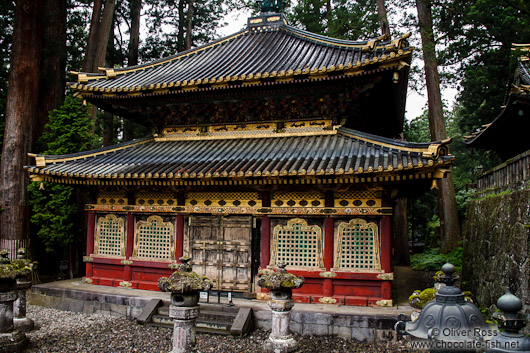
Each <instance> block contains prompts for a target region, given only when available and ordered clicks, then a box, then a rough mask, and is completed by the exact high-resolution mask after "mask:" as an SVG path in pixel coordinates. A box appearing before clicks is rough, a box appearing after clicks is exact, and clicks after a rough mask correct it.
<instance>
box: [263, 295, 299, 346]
mask: <svg viewBox="0 0 530 353" xmlns="http://www.w3.org/2000/svg"><path fill="white" fill-rule="evenodd" d="M268 303H269V306H270V308H271V310H272V332H271V335H270V336H269V339H268V340H267V341H265V343H264V345H263V348H264V349H265V350H266V351H269V352H274V353H284V352H293V351H295V350H296V348H297V347H298V343H297V342H296V341H295V339H294V338H293V336H292V335H291V331H290V330H289V322H290V320H291V309H292V308H293V306H294V301H293V300H292V299H290V296H289V299H278V298H274V296H273V297H271V299H269V302H268Z"/></svg>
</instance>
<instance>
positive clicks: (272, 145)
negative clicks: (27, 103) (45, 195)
mask: <svg viewBox="0 0 530 353" xmlns="http://www.w3.org/2000/svg"><path fill="white" fill-rule="evenodd" d="M448 142H450V140H445V141H438V142H432V143H411V142H404V141H400V140H394V139H389V138H383V137H379V136H375V135H371V134H366V133H362V132H359V131H355V130H351V129H347V128H344V127H340V126H332V125H331V121H326V120H319V121H306V122H290V123H259V124H258V123H256V124H239V125H238V124H233V125H222V126H209V127H174V128H166V129H164V131H163V133H162V134H160V135H156V136H153V137H149V138H143V139H139V140H133V141H130V142H127V143H123V144H119V145H115V146H109V147H105V148H101V149H97V150H92V151H86V152H80V153H75V154H70V155H62V156H44V155H31V156H33V157H35V159H36V164H35V165H32V166H28V167H26V168H27V169H28V170H29V172H30V173H31V174H32V177H33V178H34V180H48V181H53V182H59V183H67V184H104V185H120V184H123V183H125V184H132V185H151V184H153V185H167V184H168V183H170V184H171V185H175V184H176V185H182V184H183V185H186V184H188V183H192V184H195V183H204V182H206V183H207V184H212V183H213V184H215V183H216V182H219V181H227V180H231V181H236V180H237V181H252V180H253V181H254V182H258V181H259V182H260V183H261V182H263V181H265V182H270V181H272V180H282V179H283V180H288V179H291V180H292V179H293V178H294V179H300V178H316V179H318V178H322V177H333V178H352V177H354V178H366V177H369V178H374V179H373V181H377V178H381V179H380V180H395V179H397V180H402V179H406V178H407V175H408V176H409V178H411V177H412V178H418V177H421V178H435V179H436V178H441V177H443V176H444V173H445V172H447V171H448V169H447V168H448V166H449V165H450V163H451V160H452V159H453V158H454V157H453V156H451V155H449V153H448V148H447V143H448ZM160 183H162V184H160Z"/></svg>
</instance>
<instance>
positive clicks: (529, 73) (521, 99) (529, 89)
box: [464, 44, 530, 154]
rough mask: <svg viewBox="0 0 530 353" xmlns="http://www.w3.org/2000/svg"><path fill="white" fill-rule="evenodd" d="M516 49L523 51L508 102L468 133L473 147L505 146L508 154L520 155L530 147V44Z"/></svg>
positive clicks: (467, 139) (515, 47) (465, 137)
mask: <svg viewBox="0 0 530 353" xmlns="http://www.w3.org/2000/svg"><path fill="white" fill-rule="evenodd" d="M514 49H518V50H521V51H522V53H523V54H522V55H521V56H520V57H519V62H518V65H517V70H516V74H515V78H514V80H513V82H512V84H511V85H510V87H509V91H508V96H507V100H506V104H505V106H504V107H503V109H502V111H501V112H500V114H499V115H498V116H497V117H496V118H495V119H494V120H493V121H492V122H491V123H489V124H485V125H483V126H482V127H481V128H480V129H478V130H477V131H474V132H472V133H471V134H469V135H468V136H464V142H465V143H466V144H468V145H469V146H471V147H479V148H486V149H501V150H503V151H504V152H503V154H506V150H512V151H513V154H518V153H520V152H522V151H524V150H526V149H528V147H529V145H528V143H527V141H528V138H527V136H526V134H527V133H526V131H527V129H526V128H525V127H526V126H527V125H528V114H529V113H530V57H529V56H528V52H530V44H514ZM501 141H502V142H501ZM501 144H502V145H504V146H500V145H501ZM496 145H497V146H496ZM516 152H517V153H516ZM508 154H512V152H508Z"/></svg>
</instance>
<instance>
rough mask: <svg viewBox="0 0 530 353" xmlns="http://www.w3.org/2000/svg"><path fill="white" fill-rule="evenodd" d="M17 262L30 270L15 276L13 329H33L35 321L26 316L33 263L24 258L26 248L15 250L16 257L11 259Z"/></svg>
mask: <svg viewBox="0 0 530 353" xmlns="http://www.w3.org/2000/svg"><path fill="white" fill-rule="evenodd" d="M13 263H17V264H18V265H19V267H28V268H30V272H28V273H27V274H26V275H24V276H19V277H17V286H16V293H17V300H15V303H14V307H13V324H14V325H15V329H17V330H19V331H22V332H27V331H31V330H33V327H35V323H34V322H33V320H31V319H30V318H29V317H26V308H27V291H28V289H29V288H31V271H32V270H33V264H32V263H31V262H29V261H28V260H27V259H26V249H24V248H20V249H18V251H17V259H16V260H14V261H13Z"/></svg>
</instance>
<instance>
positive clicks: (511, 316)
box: [486, 289, 530, 352]
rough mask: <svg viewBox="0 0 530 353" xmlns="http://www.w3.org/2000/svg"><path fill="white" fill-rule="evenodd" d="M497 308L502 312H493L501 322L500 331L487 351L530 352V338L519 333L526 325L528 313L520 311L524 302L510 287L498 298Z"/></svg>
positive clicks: (495, 317)
mask: <svg viewBox="0 0 530 353" xmlns="http://www.w3.org/2000/svg"><path fill="white" fill-rule="evenodd" d="M497 308H499V309H500V310H501V311H502V312H496V313H494V314H493V318H494V319H496V320H497V322H498V323H499V329H501V330H502V331H500V330H499V331H500V332H498V334H496V335H495V336H493V338H492V339H491V341H490V342H489V344H488V348H487V349H486V352H530V338H528V337H526V336H525V335H524V334H522V333H519V331H520V330H522V329H523V328H524V327H525V326H526V319H527V317H526V315H524V314H522V313H520V312H519V311H520V310H521V309H522V308H523V303H522V302H521V300H520V299H519V298H517V297H516V296H515V295H513V294H512V293H511V292H510V290H509V289H507V290H506V294H504V295H503V296H501V297H500V298H499V299H498V300H497Z"/></svg>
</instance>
